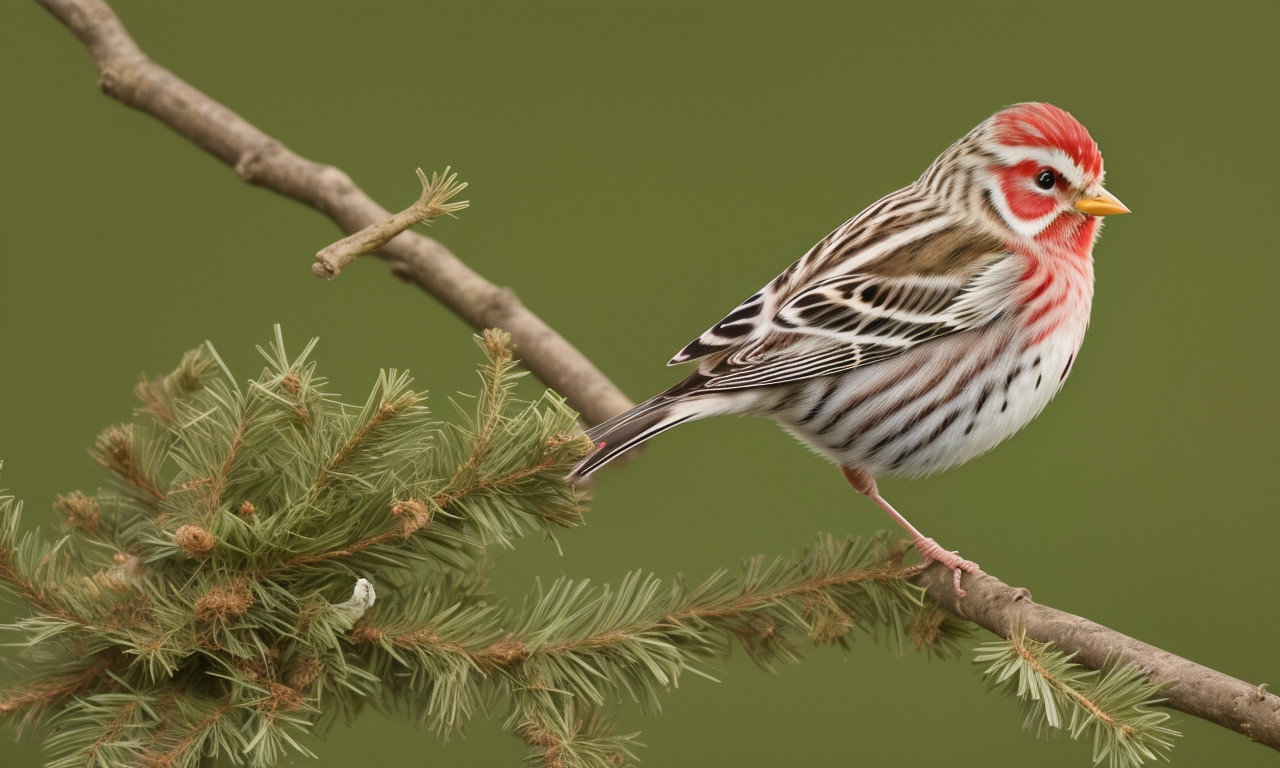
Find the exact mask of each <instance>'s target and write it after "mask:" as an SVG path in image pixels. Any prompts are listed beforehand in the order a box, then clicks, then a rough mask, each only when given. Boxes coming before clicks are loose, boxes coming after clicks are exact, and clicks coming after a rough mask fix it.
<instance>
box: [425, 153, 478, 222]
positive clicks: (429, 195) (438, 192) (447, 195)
mask: <svg viewBox="0 0 1280 768" xmlns="http://www.w3.org/2000/svg"><path fill="white" fill-rule="evenodd" d="M415 170H416V172H417V174H418V179H419V180H420V181H421V182H422V197H421V198H419V200H418V202H417V204H416V206H415V207H416V208H417V209H418V213H420V214H421V216H422V218H421V219H420V221H421V222H422V223H423V224H430V223H431V222H432V221H435V220H436V219H438V218H440V217H441V216H452V215H453V214H454V213H456V212H458V211H460V210H462V209H463V208H466V207H467V206H468V205H470V204H471V201H470V200H459V201H457V202H453V203H451V202H449V200H450V199H451V198H453V197H455V196H456V195H457V194H458V193H459V192H461V191H462V190H464V189H466V188H467V182H465V181H458V174H456V173H450V170H451V169H450V168H448V167H446V168H445V169H444V173H435V172H434V171H433V172H432V173H431V178H430V179H428V178H427V174H425V173H423V171H422V169H421V168H417V169H415Z"/></svg>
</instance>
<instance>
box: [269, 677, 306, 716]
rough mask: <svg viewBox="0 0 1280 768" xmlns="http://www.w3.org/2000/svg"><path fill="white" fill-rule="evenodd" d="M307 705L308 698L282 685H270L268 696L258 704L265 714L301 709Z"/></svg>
mask: <svg viewBox="0 0 1280 768" xmlns="http://www.w3.org/2000/svg"><path fill="white" fill-rule="evenodd" d="M306 703H307V698H306V697H305V696H303V695H302V694H301V693H299V692H298V691H296V690H294V689H293V688H290V687H289V686H287V685H284V684H282V683H270V684H268V685H267V696H266V698H264V699H262V700H260V701H259V702H258V708H259V709H261V710H263V711H265V712H279V711H280V710H284V711H288V710H292V709H301V708H302V707H303V706H305V705H306Z"/></svg>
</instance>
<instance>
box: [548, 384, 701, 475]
mask: <svg viewBox="0 0 1280 768" xmlns="http://www.w3.org/2000/svg"><path fill="white" fill-rule="evenodd" d="M682 402H683V401H681V400H678V399H676V398H672V397H669V396H667V395H666V394H665V393H664V394H661V395H658V396H657V397H655V398H653V399H651V400H646V401H645V402H643V403H641V404H640V405H637V406H636V407H635V408H632V409H631V410H629V411H627V412H626V413H623V414H621V415H618V416H615V417H613V418H612V419H609V420H608V421H606V422H603V423H602V424H600V425H598V426H595V427H592V428H591V429H589V430H587V437H589V438H591V441H592V442H594V443H595V444H596V450H595V452H594V453H592V454H591V455H589V456H587V457H586V458H585V459H583V460H582V461H581V462H579V463H578V466H576V467H574V468H573V471H572V472H570V473H569V477H568V479H569V480H576V479H578V478H580V477H586V476H587V475H589V474H591V473H592V472H595V471H596V470H597V469H599V468H601V467H603V466H604V465H605V464H608V463H609V462H610V461H613V460H614V459H616V458H617V457H619V456H621V455H622V454H624V453H626V452H627V451H629V450H630V449H632V448H634V447H635V446H637V445H639V444H640V443H643V442H644V441H645V440H648V439H649V438H651V437H653V436H654V435H656V434H659V433H661V432H666V431H667V430H668V429H671V428H672V427H674V426H675V425H677V424H681V423H683V422H686V421H689V420H690V419H696V418H699V417H700V416H701V415H702V414H700V413H698V412H697V411H691V410H690V409H688V408H680V407H679V406H680V405H681V404H682Z"/></svg>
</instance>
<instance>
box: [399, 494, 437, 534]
mask: <svg viewBox="0 0 1280 768" xmlns="http://www.w3.org/2000/svg"><path fill="white" fill-rule="evenodd" d="M391 513H392V514H393V515H397V516H399V517H400V535H401V536H403V537H404V538H406V539H407V538H409V537H410V536H412V535H413V534H415V533H417V532H418V531H419V530H421V529H422V528H425V527H426V526H428V525H430V524H431V517H432V509H431V507H430V506H428V505H427V503H426V502H425V501H420V500H418V499H409V500H408V501H402V502H400V503H399V504H397V505H395V506H394V507H392V508H391Z"/></svg>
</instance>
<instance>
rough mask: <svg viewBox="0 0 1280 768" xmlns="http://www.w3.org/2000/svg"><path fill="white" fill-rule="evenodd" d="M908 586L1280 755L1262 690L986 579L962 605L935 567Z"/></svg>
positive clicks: (972, 582)
mask: <svg viewBox="0 0 1280 768" xmlns="http://www.w3.org/2000/svg"><path fill="white" fill-rule="evenodd" d="M913 581H914V582H915V583H916V584H918V585H919V586H922V587H924V588H925V589H926V590H927V591H928V593H929V596H930V597H932V598H933V599H934V600H936V601H938V603H939V604H940V605H942V607H943V608H945V609H946V610H948V611H950V612H952V613H954V614H955V615H957V616H959V617H961V618H964V619H968V620H969V621H972V622H974V623H976V624H978V625H980V626H982V627H984V628H986V629H988V630H990V631H992V632H994V633H996V634H997V635H999V636H1001V637H1009V636H1010V631H1011V629H1012V627H1013V626H1014V625H1015V624H1017V623H1021V624H1022V625H1023V626H1025V627H1026V630H1027V636H1028V637H1030V638H1032V639H1034V640H1039V641H1041V642H1045V641H1051V642H1052V643H1053V644H1054V645H1056V646H1057V647H1059V648H1061V649H1062V650H1064V651H1067V652H1068V653H1074V654H1076V656H1075V658H1074V659H1073V661H1076V662H1078V663H1080V664H1083V665H1084V666H1086V667H1089V668H1091V669H1099V668H1101V667H1102V666H1103V665H1104V664H1106V663H1107V662H1108V661H1123V662H1127V663H1129V664H1133V665H1134V666H1136V667H1138V668H1139V669H1141V670H1142V671H1144V672H1146V673H1147V675H1148V676H1149V677H1150V678H1151V681H1152V682H1155V683H1170V684H1171V685H1170V687H1169V688H1168V689H1166V690H1165V691H1163V692H1162V693H1163V695H1164V696H1165V697H1166V698H1167V700H1166V701H1165V702H1164V705H1165V706H1167V707H1170V708H1171V709H1176V710H1178V711H1179V712H1185V713H1186V714H1188V715H1193V716H1195V717H1198V718H1201V719H1203V720H1208V721H1209V722H1211V723H1217V724H1218V725H1221V726H1222V727H1223V728H1230V729H1231V730H1233V731H1237V732H1238V733H1243V734H1244V735H1245V736H1248V737H1249V738H1250V739H1252V740H1253V741H1256V742H1258V743H1260V744H1265V745H1267V746H1268V747H1271V748H1272V749H1277V750H1280V697H1278V696H1276V695H1275V694H1273V693H1269V692H1267V690H1266V686H1265V685H1263V686H1259V685H1253V684H1250V683H1246V682H1244V681H1243V680H1237V679H1236V678H1234V677H1231V676H1230V675H1224V674H1223V673H1221V672H1218V671H1216V670H1213V669H1209V668H1208V667H1202V666H1200V665H1199V664H1196V663H1195V662H1194V661H1189V660H1187V659H1184V658H1182V657H1181V656H1175V655H1174V654H1172V653H1169V652H1168V651H1165V650H1162V649H1160V648H1157V647H1155V646H1154V645H1148V644H1147V643H1144V642H1142V641H1141V640H1135V639H1134V638H1132V637H1129V636H1128V635H1124V634H1121V633H1119V632H1117V631H1115V630H1114V629H1109V628H1107V627H1104V626H1102V625H1101V624H1095V623H1094V622H1092V621H1089V620H1088V619H1086V618H1082V617H1080V616H1075V615H1073V614H1070V613H1065V612H1063V611H1059V610H1057V609H1056V608H1050V607H1049V606H1047V605H1040V604H1038V603H1034V602H1032V601H1031V600H1027V599H1023V598H1022V597H1020V595H1021V594H1023V593H1021V592H1020V591H1019V590H1016V589H1014V588H1013V587H1010V586H1009V585H1008V584H1005V583H1004V582H1002V581H1000V580H999V579H997V578H995V577H993V576H990V575H988V574H978V575H976V576H966V577H965V580H964V586H965V589H966V590H967V591H968V595H967V596H966V597H964V598H963V599H961V598H957V597H956V595H955V590H954V589H953V588H952V583H951V571H949V570H948V569H946V568H944V567H943V566H941V565H938V564H934V565H933V567H931V568H929V569H928V570H926V571H924V572H922V573H921V574H920V575H918V576H916V577H915V578H914V579H913Z"/></svg>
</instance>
